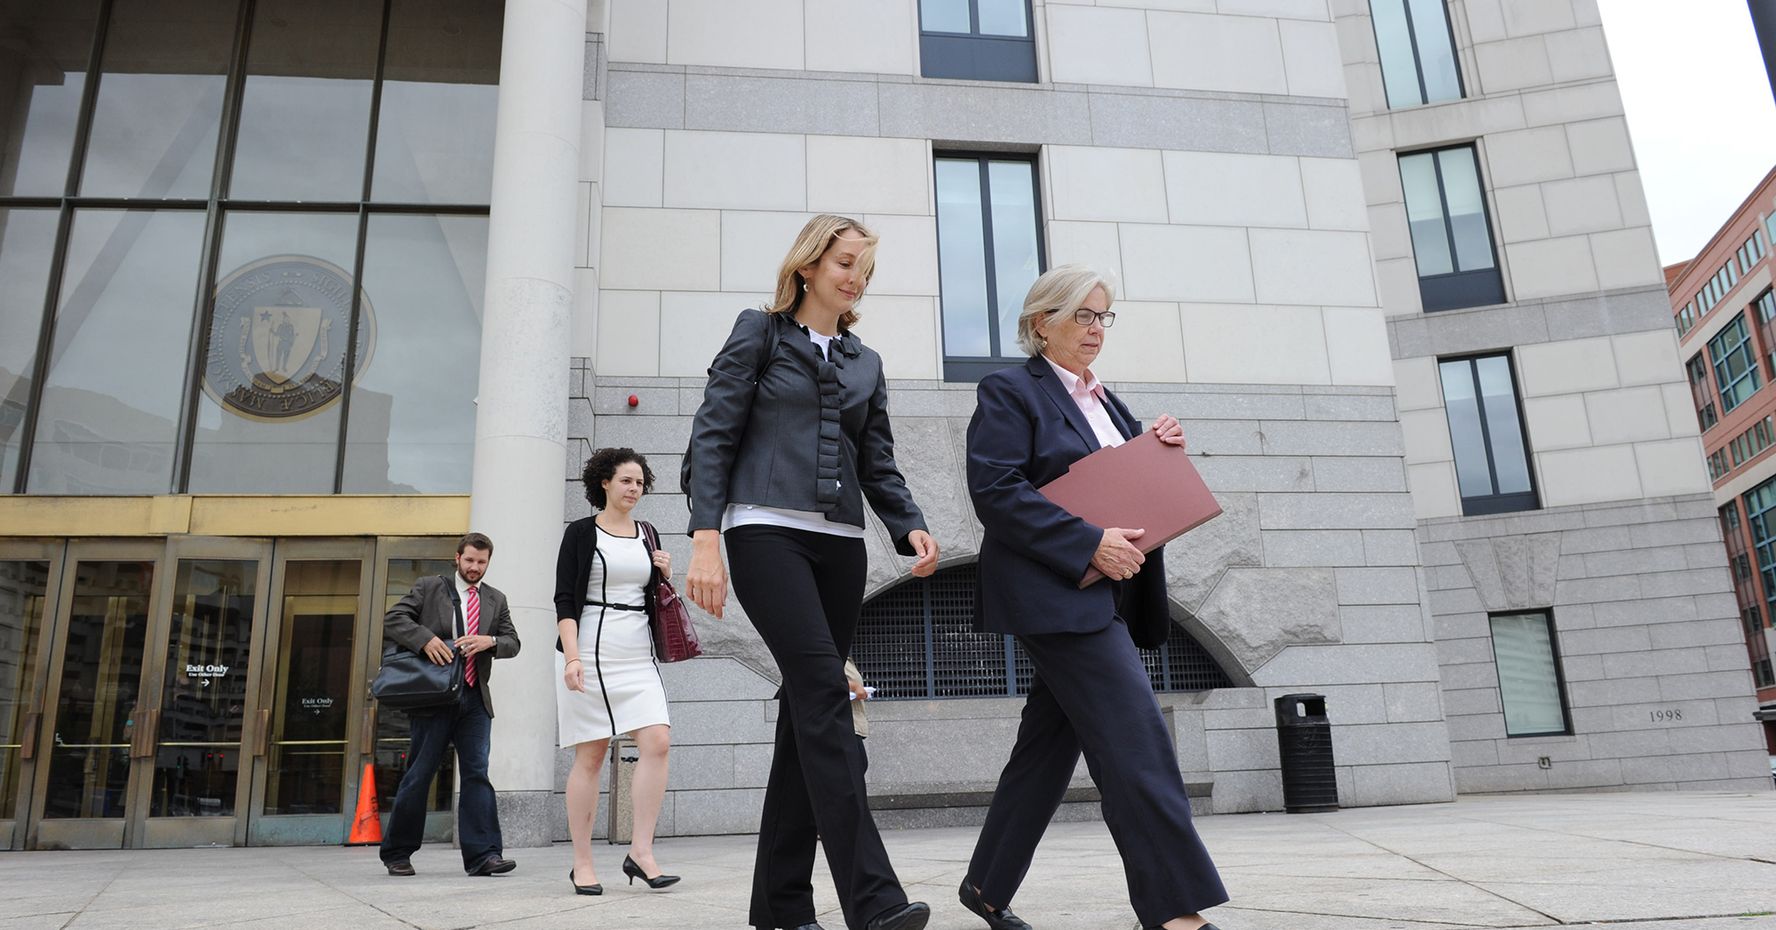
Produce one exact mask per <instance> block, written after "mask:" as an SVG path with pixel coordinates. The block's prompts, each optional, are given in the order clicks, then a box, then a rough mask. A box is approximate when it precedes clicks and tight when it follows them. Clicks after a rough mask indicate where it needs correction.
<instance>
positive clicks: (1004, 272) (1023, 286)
mask: <svg viewBox="0 0 1776 930" xmlns="http://www.w3.org/2000/svg"><path fill="white" fill-rule="evenodd" d="M1022 3H1023V0H1018V4H1019V8H1020V9H1021V8H1022ZM985 12H986V8H985V7H984V6H983V7H982V15H983V16H984V15H985ZM987 184H988V186H989V188H990V189H991V191H992V202H993V284H994V288H993V289H994V290H995V291H997V292H998V293H997V296H998V298H999V346H998V350H999V351H998V354H999V355H1001V356H1013V357H1015V356H1018V355H1021V354H1023V353H1022V351H1021V350H1020V349H1018V345H1017V321H1018V317H1019V316H1021V315H1022V314H1023V312H1024V295H1025V294H1027V293H1029V291H1030V285H1032V284H1035V283H1036V276H1037V275H1039V274H1041V273H1042V268H1041V263H1040V262H1039V261H1038V256H1037V254H1036V166H1035V165H1034V164H1032V163H1030V162H1027V161H992V162H988V163H987Z"/></svg>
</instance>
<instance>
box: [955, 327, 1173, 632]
mask: <svg viewBox="0 0 1776 930" xmlns="http://www.w3.org/2000/svg"><path fill="white" fill-rule="evenodd" d="M1104 396H1105V404H1104V406H1105V408H1106V409H1107V410H1108V411H1109V413H1110V420H1111V422H1113V423H1115V424H1116V428H1117V429H1118V430H1120V431H1121V432H1122V434H1123V436H1124V437H1125V438H1132V437H1134V436H1136V435H1138V434H1139V433H1140V431H1141V424H1140V423H1139V422H1138V421H1136V420H1135V418H1134V416H1133V415H1132V414H1130V413H1129V409H1128V407H1127V406H1125V405H1124V404H1123V403H1122V401H1121V400H1120V399H1119V398H1118V397H1117V396H1116V395H1115V394H1112V393H1110V391H1109V389H1108V388H1106V389H1105V391H1104ZM976 397H977V403H976V406H975V411H974V418H973V419H972V420H970V421H969V423H968V493H969V496H970V497H971V498H972V500H973V501H974V512H975V515H976V516H977V517H978V518H979V519H980V522H981V525H982V526H983V527H985V529H986V535H985V537H984V538H983V539H982V540H981V549H980V572H979V576H980V587H979V589H978V591H977V592H976V595H975V612H974V616H975V628H976V629H978V630H981V631H984V632H989V633H1011V634H1031V633H1091V632H1095V631H1097V630H1101V629H1103V628H1105V627H1107V626H1109V625H1110V624H1111V623H1113V622H1114V621H1115V619H1116V617H1118V616H1121V617H1122V619H1123V621H1124V622H1125V623H1127V624H1128V628H1129V634H1130V635H1131V636H1133V637H1134V640H1135V643H1136V645H1139V646H1141V647H1143V648H1148V649H1152V648H1157V647H1158V646H1159V645H1160V644H1162V643H1164V642H1165V638H1166V634H1167V632H1168V631H1169V630H1170V628H1171V618H1170V613H1169V609H1168V606H1167V599H1166V590H1165V565H1164V562H1163V560H1162V558H1161V551H1160V550H1155V551H1153V552H1151V553H1149V554H1148V556H1147V561H1146V562H1145V563H1144V564H1143V565H1142V566H1141V570H1140V571H1139V572H1137V573H1136V574H1135V577H1134V579H1132V580H1130V581H1127V582H1113V581H1100V582H1098V583H1096V584H1093V585H1091V586H1090V587H1087V588H1084V589H1081V588H1080V587H1079V579H1080V578H1083V577H1084V576H1085V572H1086V569H1087V568H1089V567H1090V566H1091V559H1092V555H1093V554H1094V553H1096V552H1097V549H1098V543H1099V541H1100V540H1102V539H1103V536H1104V529H1105V528H1104V527H1101V526H1093V525H1092V524H1090V523H1087V522H1086V521H1085V520H1084V519H1081V518H1080V517H1076V516H1074V515H1073V514H1071V513H1068V512H1067V511H1065V510H1063V509H1061V508H1060V507H1059V506H1057V505H1055V504H1053V503H1051V502H1050V501H1049V500H1048V498H1046V497H1043V496H1042V493H1041V492H1040V491H1038V490H1036V489H1037V488H1038V487H1041V486H1042V485H1044V484H1047V483H1048V482H1050V481H1052V480H1054V479H1055V478H1058V477H1060V476H1061V475H1063V474H1066V472H1067V469H1068V468H1069V467H1070V466H1071V465H1072V464H1073V463H1074V462H1076V461H1078V460H1080V459H1082V458H1084V457H1085V456H1087V455H1090V454H1091V453H1093V452H1096V451H1097V450H1098V440H1097V436H1096V435H1095V434H1094V433H1093V432H1092V428H1091V424H1090V423H1088V422H1086V419H1085V414H1083V413H1081V412H1080V410H1079V405H1078V404H1076V403H1074V402H1073V398H1072V397H1071V396H1070V395H1068V393H1067V389H1066V387H1065V386H1064V385H1062V384H1061V379H1060V378H1058V377H1056V376H1055V373H1054V369H1053V368H1051V367H1049V363H1048V362H1047V361H1046V360H1045V359H1043V358H1042V357H1041V356H1034V357H1032V358H1030V360H1029V361H1027V362H1025V363H1024V364H1023V365H1021V366H1017V367H1013V368H1005V369H1001V370H999V371H996V372H993V373H992V374H990V375H987V376H986V377H985V378H982V379H981V382H980V387H979V389H978V391H977V394H976ZM1132 528H1133V527H1131V529H1132Z"/></svg>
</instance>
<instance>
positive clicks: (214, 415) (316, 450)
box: [190, 211, 375, 494]
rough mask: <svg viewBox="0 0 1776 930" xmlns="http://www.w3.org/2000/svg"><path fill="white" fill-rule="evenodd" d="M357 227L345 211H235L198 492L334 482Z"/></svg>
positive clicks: (366, 355)
mask: <svg viewBox="0 0 1776 930" xmlns="http://www.w3.org/2000/svg"><path fill="white" fill-rule="evenodd" d="M357 235H358V218H357V216H356V215H354V214H349V213H345V214H317V213H247V212H239V211H236V212H230V213H229V214H228V216H227V218H226V220H225V221H224V224H223V229H222V252H221V260H220V261H219V262H218V263H217V266H216V267H217V272H216V273H217V277H218V281H217V284H216V287H215V295H216V296H215V311H214V313H213V314H212V316H211V319H210V334H209V350H208V353H207V355H206V356H205V359H204V380H203V394H202V396H201V397H200V398H199V399H198V412H197V433H196V436H195V437H194V439H193V447H192V453H191V487H190V490H192V491H194V492H277V493H303V492H307V493H321V494H325V493H328V492H330V491H332V490H333V471H334V467H335V465H336V463H337V457H338V448H339V395H340V382H341V381H342V380H343V379H342V376H343V374H344V372H345V354H346V353H345V344H346V341H347V339H348V338H349V333H350V331H351V271H350V270H349V269H350V268H351V267H352V255H353V252H354V250H355V249H356V248H357ZM365 318H366V319H368V320H371V321H372V322H371V323H370V324H369V325H365V326H362V327H360V330H359V333H358V352H357V368H358V370H359V371H360V372H361V371H363V370H364V368H365V366H366V365H367V364H369V363H370V362H371V357H370V356H371V351H372V347H373V346H374V345H375V338H374V336H375V327H374V320H375V310H372V311H371V312H370V313H368V314H366V317H365ZM354 413H355V411H354Z"/></svg>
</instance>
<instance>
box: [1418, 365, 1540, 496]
mask: <svg viewBox="0 0 1776 930" xmlns="http://www.w3.org/2000/svg"><path fill="white" fill-rule="evenodd" d="M1437 367H1438V370H1439V374H1440V375H1441V377H1442V381H1443V407H1444V410H1445V412H1446V413H1447V414H1448V416H1449V438H1450V443H1451V445H1452V446H1453V447H1454V449H1455V475H1456V483H1457V485H1458V486H1459V487H1460V489H1461V498H1462V513H1464V514H1466V515H1468V516H1476V515H1480V514H1489V513H1505V512H1507V511H1513V510H1534V509H1536V508H1537V507H1538V506H1540V504H1539V503H1538V502H1537V500H1536V493H1535V481H1534V479H1533V477H1532V475H1531V473H1530V467H1529V451H1528V450H1529V441H1528V439H1527V438H1525V436H1524V433H1523V417H1522V415H1521V413H1520V412H1519V411H1518V409H1517V389H1516V381H1515V378H1514V377H1513V374H1512V370H1511V359H1510V356H1508V355H1483V356H1478V357H1473V358H1461V359H1453V360H1446V361H1443V362H1440V363H1439V364H1438V366H1437Z"/></svg>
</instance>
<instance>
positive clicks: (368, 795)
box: [345, 762, 382, 846]
mask: <svg viewBox="0 0 1776 930" xmlns="http://www.w3.org/2000/svg"><path fill="white" fill-rule="evenodd" d="M381 842H382V812H381V811H378V810H377V809H376V765H375V763H372V762H366V763H364V777H363V778H362V779H361V780H360V781H359V782H358V812H357V814H356V815H355V816H353V817H352V828H351V835H350V836H348V837H346V840H345V845H347V846H364V845H368V844H370V843H381Z"/></svg>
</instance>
